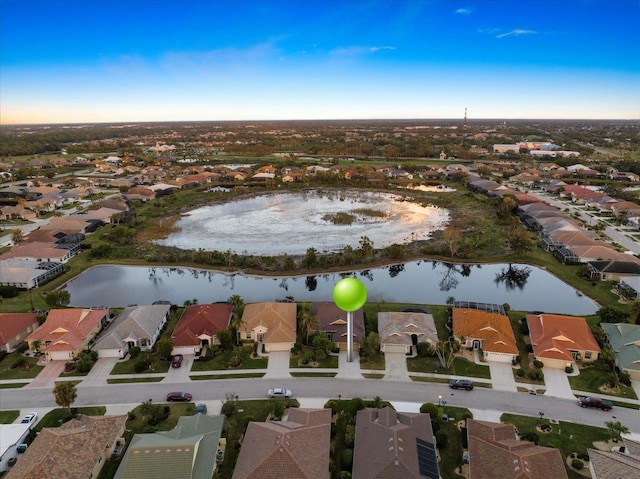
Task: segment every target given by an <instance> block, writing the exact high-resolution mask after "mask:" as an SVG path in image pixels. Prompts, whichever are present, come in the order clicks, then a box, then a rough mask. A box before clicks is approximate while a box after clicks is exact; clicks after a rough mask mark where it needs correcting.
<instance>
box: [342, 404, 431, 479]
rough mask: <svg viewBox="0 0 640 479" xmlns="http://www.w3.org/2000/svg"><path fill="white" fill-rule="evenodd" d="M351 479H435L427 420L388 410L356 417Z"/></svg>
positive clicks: (368, 410) (366, 411)
mask: <svg viewBox="0 0 640 479" xmlns="http://www.w3.org/2000/svg"><path fill="white" fill-rule="evenodd" d="M352 477H353V479H386V478H391V477H393V478H403V479H414V478H415V479H424V478H428V479H438V478H439V477H440V473H439V469H438V458H437V455H436V446H435V440H434V435H433V429H432V428H431V417H430V416H429V414H423V413H401V412H397V411H396V410H395V409H393V408H391V407H385V408H382V409H375V408H365V409H361V410H360V411H358V414H357V415H356V439H355V446H354V450H353V472H352Z"/></svg>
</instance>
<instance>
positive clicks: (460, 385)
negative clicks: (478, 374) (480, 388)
mask: <svg viewBox="0 0 640 479" xmlns="http://www.w3.org/2000/svg"><path fill="white" fill-rule="evenodd" d="M449 387H450V388H452V389H466V390H467V391H471V390H472V389H473V381H471V380H470V379H454V380H453V381H451V382H450V383H449Z"/></svg>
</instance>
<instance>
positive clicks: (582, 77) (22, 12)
mask: <svg viewBox="0 0 640 479" xmlns="http://www.w3.org/2000/svg"><path fill="white" fill-rule="evenodd" d="M639 25H640V0H470V1H456V0H404V1H403V0H393V1H384V0H379V1H365V0H319V1H316V0H297V1H292V0H281V1H268V0H262V1H249V0H233V1H231V0H226V1H217V0H199V1H197V0H182V1H174V0H154V1H152V0H147V1H143V0H91V1H88V0H0V123H4V124H10V123H67V122H121V121H122V122H133V121H168V120H175V121H178V120H184V121H188V120H269V119H283V120H286V119H356V118H358V119H359V118H376V119H387V118H388V119H404V118H426V119H432V118H461V117H462V116H463V115H464V108H465V107H467V108H468V116H469V118H470V119H473V118H504V119H511V118H550V119H553V118H568V119H574V118H575V119H640V27H639Z"/></svg>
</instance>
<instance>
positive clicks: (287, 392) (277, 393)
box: [267, 388, 293, 399]
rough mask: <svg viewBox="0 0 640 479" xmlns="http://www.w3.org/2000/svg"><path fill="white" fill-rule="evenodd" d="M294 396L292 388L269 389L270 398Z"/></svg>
mask: <svg viewBox="0 0 640 479" xmlns="http://www.w3.org/2000/svg"><path fill="white" fill-rule="evenodd" d="M291 396H293V393H292V392H291V389H286V388H273V389H269V390H268V391H267V397H269V398H285V399H289V398H290V397H291Z"/></svg>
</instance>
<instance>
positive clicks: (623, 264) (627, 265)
mask: <svg viewBox="0 0 640 479" xmlns="http://www.w3.org/2000/svg"><path fill="white" fill-rule="evenodd" d="M589 265H591V266H592V267H593V268H594V269H597V270H598V271H600V272H601V273H617V274H634V275H640V263H636V262H635V261H617V260H612V261H610V260H605V261H589Z"/></svg>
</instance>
